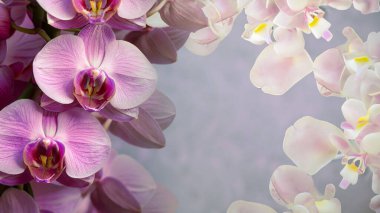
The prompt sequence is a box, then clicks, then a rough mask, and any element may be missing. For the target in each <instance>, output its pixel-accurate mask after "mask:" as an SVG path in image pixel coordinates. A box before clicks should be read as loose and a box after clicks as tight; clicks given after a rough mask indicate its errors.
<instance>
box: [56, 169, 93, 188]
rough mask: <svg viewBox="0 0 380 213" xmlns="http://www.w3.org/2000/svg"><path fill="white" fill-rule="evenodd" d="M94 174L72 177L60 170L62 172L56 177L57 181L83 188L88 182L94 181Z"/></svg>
mask: <svg viewBox="0 0 380 213" xmlns="http://www.w3.org/2000/svg"><path fill="white" fill-rule="evenodd" d="M94 180H95V175H91V176H89V177H85V178H72V177H70V176H68V175H67V174H66V172H62V174H61V175H60V176H59V178H58V179H57V182H59V183H61V184H63V185H65V186H68V187H77V188H83V187H87V186H89V185H90V184H92V183H94Z"/></svg>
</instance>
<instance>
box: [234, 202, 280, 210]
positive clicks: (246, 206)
mask: <svg viewBox="0 0 380 213" xmlns="http://www.w3.org/2000/svg"><path fill="white" fill-rule="evenodd" d="M254 212H260V213H277V212H276V211H275V210H274V209H272V208H271V207H269V206H267V205H264V204H261V203H254V202H248V201H244V200H238V201H235V202H233V203H231V205H230V206H229V207H228V209H227V213H254Z"/></svg>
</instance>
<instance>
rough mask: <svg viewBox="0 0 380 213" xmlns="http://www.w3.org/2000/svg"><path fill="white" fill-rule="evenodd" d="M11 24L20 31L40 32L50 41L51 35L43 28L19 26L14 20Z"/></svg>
mask: <svg viewBox="0 0 380 213" xmlns="http://www.w3.org/2000/svg"><path fill="white" fill-rule="evenodd" d="M11 25H12V28H13V29H15V30H17V31H20V32H23V33H26V34H31V35H35V34H38V35H40V36H41V37H42V38H43V39H44V40H45V41H47V42H49V41H50V40H51V38H50V36H49V35H48V34H47V33H46V32H45V30H43V29H41V28H35V29H29V28H25V27H21V26H18V25H17V24H15V23H14V22H12V23H11Z"/></svg>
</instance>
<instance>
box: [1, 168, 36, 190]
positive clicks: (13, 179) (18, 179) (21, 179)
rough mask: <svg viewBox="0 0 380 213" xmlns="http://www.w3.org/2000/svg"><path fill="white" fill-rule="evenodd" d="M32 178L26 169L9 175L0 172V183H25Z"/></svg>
mask: <svg viewBox="0 0 380 213" xmlns="http://www.w3.org/2000/svg"><path fill="white" fill-rule="evenodd" d="M31 180H33V177H32V176H31V175H30V172H29V170H28V169H25V171H24V172H23V173H21V174H18V175H10V174H6V173H3V172H0V184H3V185H7V186H16V185H20V184H26V183H28V182H30V181H31Z"/></svg>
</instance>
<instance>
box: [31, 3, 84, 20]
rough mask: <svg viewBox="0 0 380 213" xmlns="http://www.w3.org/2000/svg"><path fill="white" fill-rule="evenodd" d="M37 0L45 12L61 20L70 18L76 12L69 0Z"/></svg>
mask: <svg viewBox="0 0 380 213" xmlns="http://www.w3.org/2000/svg"><path fill="white" fill-rule="evenodd" d="M37 2H38V4H39V5H41V7H42V8H43V9H44V10H45V11H46V12H48V13H49V14H54V16H55V17H57V18H59V19H62V20H70V19H72V18H74V17H75V15H76V14H77V12H76V11H75V9H74V6H73V4H72V3H71V1H70V0H38V1H37Z"/></svg>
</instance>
